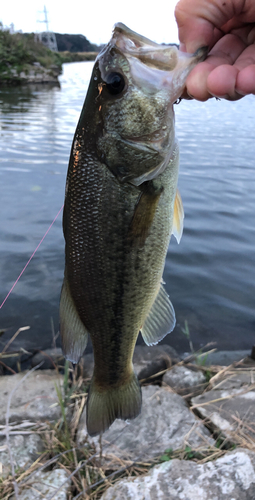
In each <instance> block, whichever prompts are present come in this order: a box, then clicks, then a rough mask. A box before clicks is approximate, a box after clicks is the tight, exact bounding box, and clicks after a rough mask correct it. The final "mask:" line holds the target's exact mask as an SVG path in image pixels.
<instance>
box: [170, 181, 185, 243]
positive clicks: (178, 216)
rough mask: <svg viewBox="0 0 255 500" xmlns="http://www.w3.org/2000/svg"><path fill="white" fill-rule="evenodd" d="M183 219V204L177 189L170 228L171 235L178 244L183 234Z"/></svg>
mask: <svg viewBox="0 0 255 500" xmlns="http://www.w3.org/2000/svg"><path fill="white" fill-rule="evenodd" d="M183 219H184V210H183V204H182V199H181V195H180V192H179V189H177V191H176V195H175V200H174V219H173V227H172V234H173V235H174V236H175V238H176V240H177V243H180V241H181V237H182V232H183Z"/></svg>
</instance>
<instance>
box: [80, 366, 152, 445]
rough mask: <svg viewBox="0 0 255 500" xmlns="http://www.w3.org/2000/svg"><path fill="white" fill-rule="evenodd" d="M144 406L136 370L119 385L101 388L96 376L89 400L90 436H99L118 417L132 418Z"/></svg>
mask: <svg viewBox="0 0 255 500" xmlns="http://www.w3.org/2000/svg"><path fill="white" fill-rule="evenodd" d="M141 406H142V394H141V388H140V385H139V382H138V380H137V377H136V375H135V373H134V372H132V373H131V375H130V377H129V379H128V381H127V382H126V383H125V384H122V385H120V386H119V387H117V388H115V387H107V388H103V389H102V388H101V387H100V386H97V384H96V381H95V379H94V377H93V378H92V381H91V385H90V388H89V394H88V402H87V415H86V417H87V418H86V422H87V431H88V433H89V435H90V436H97V435H98V434H100V433H101V432H104V431H106V430H107V429H108V428H109V427H110V425H111V424H112V423H113V422H114V420H115V419H116V418H121V419H122V420H127V419H132V418H135V417H137V416H138V415H139V413H140V412H141Z"/></svg>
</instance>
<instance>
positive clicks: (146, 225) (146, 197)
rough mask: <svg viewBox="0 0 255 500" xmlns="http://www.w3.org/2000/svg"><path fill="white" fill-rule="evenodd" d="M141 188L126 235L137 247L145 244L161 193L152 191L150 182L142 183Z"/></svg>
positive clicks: (160, 190)
mask: <svg viewBox="0 0 255 500" xmlns="http://www.w3.org/2000/svg"><path fill="white" fill-rule="evenodd" d="M141 187H142V192H141V194H140V196H139V199H138V202H137V203H136V206H135V211H134V215H133V218H132V221H131V224H130V227H129V233H128V237H129V238H130V239H131V241H132V243H133V244H136V245H138V246H143V245H144V243H145V240H146V238H147V236H148V234H149V230H150V227H151V225H152V222H153V219H154V215H155V212H156V209H157V206H158V202H159V199H160V196H161V193H162V189H154V186H153V182H152V181H149V182H146V183H144V184H143V185H142V186H141Z"/></svg>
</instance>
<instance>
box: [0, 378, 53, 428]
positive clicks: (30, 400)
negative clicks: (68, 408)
mask: <svg viewBox="0 0 255 500" xmlns="http://www.w3.org/2000/svg"><path fill="white" fill-rule="evenodd" d="M24 375H25V372H23V373H17V374H16V375H6V376H4V377H0V401H1V405H0V424H2V423H5V419H6V410H7V402H8V397H9V394H10V393H11V391H12V390H13V389H14V388H15V387H16V388H17V389H16V391H15V392H14V394H13V396H12V400H11V406H10V412H9V421H10V422H14V421H17V422H21V421H22V420H30V421H35V422H36V421H38V420H56V419H57V418H59V417H60V415H61V411H60V407H59V404H58V398H57V394H56V388H55V386H56V385H58V384H60V385H62V381H63V376H62V375H60V374H58V373H57V372H56V371H55V370H54V371H53V370H37V371H35V372H33V373H31V374H30V375H28V377H27V378H26V379H25V380H23V381H22V382H21V380H22V378H23V377H24ZM19 384H20V385H19Z"/></svg>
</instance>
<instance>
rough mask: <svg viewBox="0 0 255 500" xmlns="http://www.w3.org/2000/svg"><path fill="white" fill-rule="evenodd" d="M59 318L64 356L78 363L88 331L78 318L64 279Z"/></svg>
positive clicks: (84, 346) (85, 343)
mask: <svg viewBox="0 0 255 500" xmlns="http://www.w3.org/2000/svg"><path fill="white" fill-rule="evenodd" d="M59 316H60V335H61V340H62V350H63V353H64V356H65V357H66V359H68V360H69V361H72V363H78V361H79V359H80V358H81V356H82V355H83V352H84V350H85V348H86V345H87V342H88V331H87V329H86V327H85V325H84V324H83V323H82V321H81V319H80V317H79V314H78V312H77V309H76V307H75V304H74V301H73V299H72V296H71V293H70V289H69V286H68V283H67V280H66V278H64V282H63V286H62V291H61V298H60V307H59Z"/></svg>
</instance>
